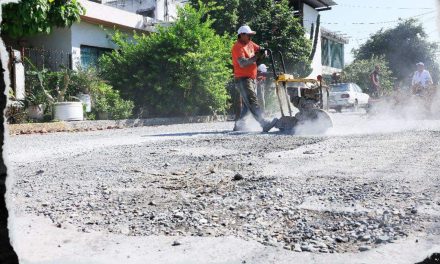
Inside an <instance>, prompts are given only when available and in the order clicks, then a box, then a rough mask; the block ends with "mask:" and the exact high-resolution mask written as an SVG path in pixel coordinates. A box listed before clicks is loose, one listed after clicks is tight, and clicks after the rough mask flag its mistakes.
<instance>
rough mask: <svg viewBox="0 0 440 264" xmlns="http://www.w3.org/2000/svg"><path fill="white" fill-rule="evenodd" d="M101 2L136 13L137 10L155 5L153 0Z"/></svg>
mask: <svg viewBox="0 0 440 264" xmlns="http://www.w3.org/2000/svg"><path fill="white" fill-rule="evenodd" d="M102 3H103V4H104V5H108V6H112V7H115V8H119V9H122V10H125V11H128V12H132V13H136V12H137V11H139V10H145V9H151V8H155V6H156V1H155V0H142V1H139V0H104V1H102Z"/></svg>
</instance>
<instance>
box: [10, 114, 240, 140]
mask: <svg viewBox="0 0 440 264" xmlns="http://www.w3.org/2000/svg"><path fill="white" fill-rule="evenodd" d="M231 118H232V117H230V116H225V115H222V116H194V117H170V118H148V119H123V120H96V121H95V120H93V121H92V120H88V121H61V122H50V123H28V124H11V125H7V127H8V131H9V135H11V136H13V135H22V134H35V133H54V132H84V131H96V130H105V129H121V128H130V127H142V126H163V125H174V124H186V123H209V122H225V121H228V120H231Z"/></svg>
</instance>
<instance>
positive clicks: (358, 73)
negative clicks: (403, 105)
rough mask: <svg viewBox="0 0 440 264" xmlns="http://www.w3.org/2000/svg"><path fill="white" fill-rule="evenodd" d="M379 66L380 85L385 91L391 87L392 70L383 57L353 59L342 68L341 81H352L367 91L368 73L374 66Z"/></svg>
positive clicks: (388, 90) (368, 85) (368, 84)
mask: <svg viewBox="0 0 440 264" xmlns="http://www.w3.org/2000/svg"><path fill="white" fill-rule="evenodd" d="M376 65H378V66H379V67H380V75H379V78H380V85H381V87H382V89H383V90H384V91H385V92H390V91H392V89H393V82H394V80H393V77H392V72H391V70H390V69H389V67H388V62H387V61H386V60H385V59H384V57H374V56H373V57H372V58H370V59H368V60H355V61H354V62H353V63H351V64H350V65H348V66H347V67H345V68H344V70H343V71H342V75H341V80H342V81H343V82H354V83H356V84H358V85H359V86H360V87H361V88H362V90H363V91H364V92H367V93H368V90H369V89H370V77H369V76H370V73H371V72H373V70H374V67H375V66H376Z"/></svg>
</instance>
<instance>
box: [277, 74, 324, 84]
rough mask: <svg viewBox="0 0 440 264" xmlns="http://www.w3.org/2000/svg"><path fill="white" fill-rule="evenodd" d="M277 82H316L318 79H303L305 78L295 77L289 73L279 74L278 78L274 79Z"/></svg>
mask: <svg viewBox="0 0 440 264" xmlns="http://www.w3.org/2000/svg"><path fill="white" fill-rule="evenodd" d="M275 82H276V83H277V84H279V83H284V82H285V83H289V82H290V83H313V84H318V81H317V80H315V79H305V78H298V79H297V78H295V77H293V75H291V74H280V75H278V78H277V79H276V80H275Z"/></svg>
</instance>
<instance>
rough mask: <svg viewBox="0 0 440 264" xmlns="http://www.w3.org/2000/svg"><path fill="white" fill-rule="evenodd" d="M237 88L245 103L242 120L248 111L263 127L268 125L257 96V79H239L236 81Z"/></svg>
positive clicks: (241, 115) (241, 114)
mask: <svg viewBox="0 0 440 264" xmlns="http://www.w3.org/2000/svg"><path fill="white" fill-rule="evenodd" d="M235 88H236V89H237V90H238V91H239V92H240V95H241V98H242V101H243V106H242V111H241V113H240V119H242V118H243V117H244V116H245V115H246V113H247V111H250V112H251V114H252V116H253V117H254V118H255V119H256V120H257V121H258V123H260V125H261V126H262V127H263V126H264V125H265V124H266V121H265V119H264V116H263V110H262V109H261V107H260V105H259V104H258V99H257V95H256V94H255V89H256V81H255V79H251V78H237V79H235Z"/></svg>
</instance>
